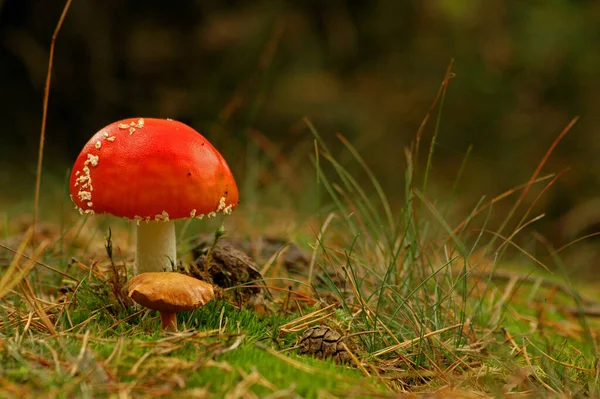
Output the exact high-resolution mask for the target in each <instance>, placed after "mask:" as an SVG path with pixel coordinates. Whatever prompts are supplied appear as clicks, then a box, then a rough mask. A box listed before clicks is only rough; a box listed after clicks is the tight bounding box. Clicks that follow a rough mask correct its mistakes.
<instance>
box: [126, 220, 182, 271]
mask: <svg viewBox="0 0 600 399" xmlns="http://www.w3.org/2000/svg"><path fill="white" fill-rule="evenodd" d="M135 251H136V252H135V266H136V274H140V273H146V272H165V271H169V272H170V271H173V267H172V265H175V264H176V263H177V252H176V244H175V222H174V221H172V220H169V221H167V222H148V223H146V222H140V224H139V225H138V227H137V245H136V250H135Z"/></svg>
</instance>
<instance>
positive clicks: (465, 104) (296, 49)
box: [0, 0, 600, 245]
mask: <svg viewBox="0 0 600 399" xmlns="http://www.w3.org/2000/svg"><path fill="white" fill-rule="evenodd" d="M63 6H64V2H63V1H55V0H43V1H42V0H40V1H31V0H8V1H6V0H5V1H1V0H0V90H1V93H2V95H1V97H0V120H1V121H2V122H1V127H0V156H1V157H2V158H1V161H0V167H1V170H2V173H0V179H2V181H1V183H2V184H1V186H2V189H3V191H4V194H10V191H11V190H13V188H12V187H14V186H13V184H15V183H14V182H15V180H16V179H18V180H19V181H20V182H21V183H22V184H31V183H32V182H33V178H34V176H35V161H36V157H37V147H38V140H39V128H40V123H41V110H42V95H43V86H44V81H45V76H46V68H47V59H48V50H49V45H50V39H51V36H52V32H53V31H54V28H55V25H56V22H57V20H58V18H59V16H60V13H61V12H62V8H63ZM599 45H600V2H597V1H582V0H579V1H577V0H553V1H515V2H506V1H504V0H485V1H484V0H481V1H472V0H428V1H416V0H415V1H391V0H388V1H383V0H380V1H376V0H372V1H367V0H365V1H342V0H329V1H322V0H313V1H298V2H292V1H278V0H263V1H252V2H248V1H210V0H202V1H200V0H198V1H172V2H167V1H117V0H103V1H89V0H88V1H83V0H75V1H73V4H72V7H71V9H70V10H69V13H68V15H67V18H66V20H65V23H64V25H63V28H62V30H61V31H60V34H59V36H58V40H57V44H56V53H55V62H54V73H53V80H52V91H51V95H50V107H49V114H48V123H47V141H46V158H45V160H46V164H45V170H46V171H47V173H50V174H52V173H57V174H59V175H60V174H61V173H64V170H65V169H66V168H67V167H69V165H70V163H71V162H72V161H73V160H74V159H75V157H76V156H77V154H78V152H79V150H80V149H81V147H82V146H83V144H84V143H85V142H86V141H87V139H88V138H89V137H90V136H91V135H92V134H93V133H95V132H96V131H97V130H99V129H100V128H102V127H103V126H105V125H107V124H108V123H111V122H113V121H115V120H118V119H121V118H125V117H132V116H145V117H149V116H153V117H169V118H174V119H178V120H181V121H183V122H185V123H188V124H190V125H191V126H193V127H194V128H196V129H197V130H199V131H201V132H202V133H203V134H204V135H205V136H207V138H208V139H209V140H211V141H213V142H214V143H215V145H216V146H217V148H219V149H220V150H221V152H222V153H223V154H224V155H225V157H226V158H227V159H229V160H230V164H231V167H232V169H234V171H235V172H236V174H237V175H238V176H239V177H238V180H240V181H243V180H244V179H245V178H246V174H247V173H248V170H247V165H248V160H249V159H250V158H252V157H254V156H264V152H265V148H270V149H271V150H273V149H275V150H276V152H277V151H279V154H280V155H281V156H294V157H297V158H300V159H302V160H303V161H302V162H296V164H295V165H305V166H306V169H307V170H310V168H311V167H312V166H311V165H310V162H309V161H308V155H309V154H310V153H311V145H312V144H311V136H310V133H309V132H308V131H307V129H306V127H305V125H304V123H303V122H302V118H303V117H304V116H307V117H309V118H310V119H311V120H312V121H313V123H314V124H315V125H316V126H317V128H318V129H319V131H320V132H321V134H322V135H323V136H325V137H326V139H327V140H328V141H330V142H332V143H333V142H334V141H335V140H334V134H335V133H336V132H341V133H343V134H344V135H345V136H346V137H348V138H349V139H350V140H351V141H352V143H354V145H355V146H356V147H357V148H358V149H359V151H360V152H361V154H362V155H363V156H364V158H365V159H366V160H367V161H368V163H369V164H370V165H371V166H372V168H373V170H374V171H375V173H376V174H377V175H378V176H379V177H380V179H381V181H382V184H383V186H384V188H385V189H386V191H387V192H389V193H391V194H392V196H397V197H398V198H400V196H401V193H402V190H403V184H404V183H403V176H404V168H405V160H404V155H403V148H404V147H405V146H408V145H410V143H411V141H413V139H414V136H415V134H416V132H417V129H418V127H419V124H420V123H421V121H422V120H423V117H424V116H425V114H426V113H427V111H428V109H429V106H430V104H431V102H432V100H433V98H434V97H435V93H436V92H437V89H438V87H439V85H440V83H441V81H442V78H443V75H444V71H445V69H446V67H447V65H448V63H449V61H450V59H452V58H453V59H454V60H455V64H454V68H453V71H454V73H455V74H456V78H455V79H453V80H452V81H451V84H450V88H449V92H448V95H447V97H446V101H445V106H444V109H443V117H442V122H441V130H440V137H439V141H438V144H437V145H436V148H435V150H436V156H435V158H434V163H433V181H434V184H435V187H437V188H438V189H439V190H440V192H443V191H444V190H445V189H448V188H449V187H451V186H452V183H453V181H454V179H455V176H456V173H457V171H458V168H459V165H460V162H461V160H462V158H463V157H464V155H465V153H466V150H467V148H468V146H469V145H470V144H473V146H474V147H473V148H474V149H473V154H472V157H471V158H470V160H469V163H468V165H467V169H466V172H465V178H464V181H463V183H462V184H461V186H460V189H459V198H460V199H461V202H460V204H461V205H459V206H463V207H464V209H463V210H464V211H465V212H468V210H469V209H470V207H472V206H474V204H475V203H476V201H477V200H478V199H479V198H480V196H481V195H483V194H487V195H488V198H489V197H492V196H494V195H497V194H499V193H500V192H502V191H504V190H507V189H509V188H510V187H513V186H516V185H517V184H520V183H523V182H525V181H526V180H527V179H528V178H529V176H530V175H531V173H532V172H533V170H534V169H535V167H536V165H537V163H538V162H539V160H540V159H541V158H542V156H543V155H544V153H545V152H546V150H547V148H548V147H549V146H550V144H551V143H552V141H553V140H554V138H555V137H556V136H557V135H558V134H559V132H560V131H561V130H562V129H563V127H564V126H566V125H567V123H568V122H569V121H570V120H571V118H573V117H574V116H576V115H580V116H581V119H580V121H579V123H578V124H577V125H576V127H575V128H574V129H573V131H572V132H571V133H570V134H569V135H568V136H567V137H566V139H565V140H564V141H563V142H562V143H561V145H560V146H559V148H558V149H557V151H556V152H555V153H554V154H553V156H552V158H551V159H550V161H549V162H548V164H547V166H546V168H545V169H544V173H550V172H558V171H560V170H562V169H564V168H565V167H570V170H569V171H568V172H567V173H566V174H565V175H564V176H563V177H562V178H561V179H560V181H559V182H558V183H557V184H556V185H555V186H554V187H553V189H552V190H550V192H549V193H547V194H546V195H545V196H544V199H543V200H542V201H541V203H540V206H539V209H538V213H539V212H541V211H542V210H543V211H544V212H546V213H547V215H548V216H547V217H546V220H545V221H544V222H542V223H540V224H538V225H536V226H537V227H536V228H537V229H540V230H542V231H543V233H544V234H546V235H547V236H549V237H550V238H551V239H552V240H553V242H555V243H556V244H557V245H560V244H562V243H564V242H566V241H568V240H570V239H573V238H575V237H577V236H579V235H581V234H585V233H589V232H591V231H595V230H596V227H597V226H596V225H597V224H598V222H599V221H600V205H598V206H596V202H598V201H600V200H599V199H598V195H597V193H598V192H599V188H600V185H599V184H598V180H599V179H598V176H599V174H600V157H599V156H598V154H599V151H600V135H599V134H598V126H599V122H600V113H599V112H598V108H599V103H600V96H599V94H598V93H600V80H599V79H598V77H599V72H600V51H599V48H600V47H599ZM431 126H433V123H432V124H431V125H430V128H429V129H428V130H427V131H426V136H425V143H426V145H424V149H426V147H427V146H428V141H429V140H430V138H431V133H432V128H431ZM261 143H262V144H261ZM265 143H266V144H265ZM257 148H258V149H257ZM337 148H338V149H339V151H340V154H341V155H340V156H341V159H342V160H344V159H346V160H347V159H348V158H347V157H346V158H344V154H343V152H342V151H341V146H339V145H338V146H337ZM424 154H425V153H424ZM271 155H272V154H271ZM425 158H426V157H425V156H422V159H425ZM307 173H308V172H307ZM508 205H510V204H507V206H508ZM499 207H500V208H501V207H502V205H499ZM463 215H464V213H463Z"/></svg>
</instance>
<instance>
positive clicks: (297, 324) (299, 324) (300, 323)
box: [279, 303, 338, 333]
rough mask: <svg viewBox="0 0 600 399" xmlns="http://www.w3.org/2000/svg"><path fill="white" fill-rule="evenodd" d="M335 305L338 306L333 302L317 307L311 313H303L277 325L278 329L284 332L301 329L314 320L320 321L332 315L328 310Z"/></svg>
mask: <svg viewBox="0 0 600 399" xmlns="http://www.w3.org/2000/svg"><path fill="white" fill-rule="evenodd" d="M336 306H338V304H337V303H333V304H331V305H329V306H326V307H324V308H322V309H318V310H315V311H314V312H311V313H308V314H305V315H304V316H301V317H298V318H297V319H294V320H292V321H290V322H289V323H286V324H283V325H282V326H281V327H279V331H281V332H284V333H290V332H298V331H302V330H303V329H305V328H306V327H308V326H309V325H311V324H312V323H315V322H317V321H321V320H325V319H327V318H328V317H331V316H333V312H329V311H330V310H332V309H333V308H335V307H336Z"/></svg>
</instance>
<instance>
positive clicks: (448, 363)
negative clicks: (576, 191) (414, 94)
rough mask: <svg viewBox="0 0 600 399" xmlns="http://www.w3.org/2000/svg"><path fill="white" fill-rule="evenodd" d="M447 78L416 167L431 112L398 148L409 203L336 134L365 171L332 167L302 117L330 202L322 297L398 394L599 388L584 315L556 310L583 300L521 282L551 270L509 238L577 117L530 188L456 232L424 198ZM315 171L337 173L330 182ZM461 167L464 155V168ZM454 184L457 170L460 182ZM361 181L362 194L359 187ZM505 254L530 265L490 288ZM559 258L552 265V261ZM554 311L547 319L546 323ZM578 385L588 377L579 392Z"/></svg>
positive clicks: (486, 205)
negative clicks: (498, 212)
mask: <svg viewBox="0 0 600 399" xmlns="http://www.w3.org/2000/svg"><path fill="white" fill-rule="evenodd" d="M451 77H452V74H451V72H450V68H449V69H448V71H447V73H446V77H445V79H444V82H443V84H442V85H441V88H440V92H439V93H438V96H437V97H436V100H435V101H434V104H433V105H432V108H431V110H430V113H431V112H432V111H433V110H434V109H435V105H436V102H437V101H438V100H440V104H439V107H438V118H437V121H436V125H435V128H434V132H433V138H432V141H431V145H430V147H429V152H428V157H427V161H426V164H425V165H424V170H423V171H420V170H419V165H418V164H417V163H416V160H417V158H418V151H419V143H420V140H421V138H422V133H423V131H424V127H425V124H426V122H427V120H428V119H429V114H428V115H427V117H426V118H425V121H424V124H423V125H422V127H421V129H420V131H419V133H418V135H417V140H416V144H415V146H413V147H412V148H407V149H405V150H404V155H405V158H406V164H407V166H406V171H405V176H404V177H405V178H404V185H405V198H404V203H403V204H401V205H400V207H399V208H395V209H394V207H393V206H392V205H391V204H390V201H389V200H388V198H387V197H386V195H385V192H384V190H383V189H382V185H381V184H380V182H379V181H378V180H377V178H376V176H375V175H374V174H373V173H372V171H371V170H370V169H369V167H368V165H367V163H366V162H365V161H364V160H363V159H362V157H361V156H360V154H359V153H358V151H357V150H356V149H355V148H354V147H353V146H352V145H351V144H350V143H349V142H348V141H347V140H346V139H345V138H344V137H343V136H341V135H338V139H339V141H340V142H341V144H342V145H343V146H344V147H345V148H346V150H347V151H348V152H349V153H350V154H351V155H352V157H353V159H354V161H355V162H357V163H358V164H359V165H360V166H361V168H362V170H363V172H364V176H365V177H366V179H362V180H360V179H359V178H357V177H356V176H353V175H352V174H351V173H350V172H349V171H348V169H347V168H346V167H344V166H343V165H342V164H341V163H339V162H338V161H337V160H336V157H335V156H334V153H333V151H332V150H330V148H329V147H328V146H327V144H326V143H325V141H324V140H323V139H322V138H321V135H320V134H319V133H318V131H317V129H316V128H315V127H314V126H313V125H312V124H311V123H310V121H308V120H307V124H308V126H309V129H310V130H311V132H312V133H313V136H314V137H315V142H316V145H317V151H316V154H315V158H314V164H315V166H316V168H317V171H318V181H319V183H320V185H321V187H323V188H324V190H325V191H326V192H327V193H328V194H329V196H330V197H331V199H332V200H333V203H334V204H335V206H334V209H333V210H331V211H330V212H331V213H330V214H329V217H328V218H327V219H326V221H325V222H324V223H323V226H325V227H326V228H327V229H328V231H330V233H329V234H328V237H327V235H323V234H321V235H319V238H318V242H317V248H316V249H315V250H316V251H317V252H318V253H319V255H320V256H319V257H318V260H317V262H316V265H317V266H318V267H319V268H320V270H321V272H322V273H323V274H324V275H325V276H326V277H327V281H328V287H327V290H329V291H330V292H334V293H335V295H336V297H337V298H338V299H339V300H340V302H341V309H342V310H343V314H342V315H341V317H340V320H342V321H343V322H344V324H345V326H346V328H347V329H348V331H354V332H359V333H360V332H361V331H362V332H369V333H368V334H361V335H359V338H360V342H361V345H362V349H363V352H362V353H360V358H361V361H362V362H364V363H365V364H367V365H369V366H370V367H371V368H373V369H377V370H378V371H379V374H380V375H385V376H389V378H390V379H391V382H390V386H391V387H392V388H395V389H405V388H409V387H410V388H409V389H410V390H412V391H431V390H436V389H440V388H441V387H444V386H447V387H449V386H453V385H455V384H461V385H464V384H468V385H469V386H471V387H472V388H473V389H474V390H482V391H485V392H487V393H493V394H509V393H514V392H536V394H537V395H549V394H553V395H554V394H555V395H563V394H566V395H572V394H581V393H584V394H590V393H593V392H597V383H598V381H597V378H596V376H597V368H596V359H597V352H596V347H595V333H594V332H593V331H592V330H591V328H590V326H589V324H588V322H587V321H586V318H585V317H583V316H584V315H583V314H582V313H580V314H578V315H575V314H573V313H571V314H570V315H569V314H566V313H565V312H564V307H565V306H567V304H569V305H570V306H571V307H573V306H575V308H577V307H578V306H579V309H581V307H580V305H581V300H580V299H579V295H578V294H577V292H576V291H575V290H574V289H572V288H571V287H570V286H567V288H565V286H561V288H562V292H561V295H560V298H559V296H557V295H551V294H552V292H554V291H552V289H550V290H547V289H541V287H540V285H541V284H542V281H543V279H544V278H545V277H540V278H539V279H529V277H530V275H531V273H533V272H534V271H539V270H540V269H541V270H542V272H543V273H544V274H548V268H547V266H546V264H545V263H544V262H542V261H540V260H538V259H537V258H535V257H533V256H532V255H530V254H529V253H527V252H526V251H525V250H524V249H522V248H521V247H519V246H518V244H516V242H515V239H516V237H517V235H518V234H519V233H520V232H522V231H523V230H524V229H525V228H526V227H527V226H528V225H530V224H532V223H534V222H535V221H537V220H539V219H540V218H541V217H543V215H538V216H535V217H533V218H531V219H528V218H529V215H530V213H531V211H532V208H533V206H534V205H535V204H536V203H537V202H538V201H539V199H540V197H541V195H543V193H544V192H545V191H546V190H547V189H548V188H550V187H551V185H552V184H553V183H554V182H555V181H556V179H557V176H552V175H551V176H542V177H540V172H541V170H542V168H543V166H544V165H545V163H546V162H547V160H548V158H549V157H550V155H551V153H552V151H553V150H554V148H556V146H557V144H558V143H559V142H560V140H561V139H562V138H563V137H564V136H565V135H566V133H567V132H568V131H569V130H570V129H571V128H572V127H573V125H574V124H575V122H576V120H577V119H576V118H575V119H574V120H573V121H572V122H571V123H570V124H569V125H568V126H567V127H566V128H565V129H564V130H563V131H562V132H561V134H560V135H559V136H558V137H557V139H556V140H555V142H554V143H553V144H552V146H551V147H550V149H549V150H548V151H547V153H546V154H545V156H544V157H543V159H542V161H541V162H540V164H539V165H538V167H537V169H536V170H535V171H534V173H533V174H532V176H531V179H530V180H529V181H528V182H527V183H526V184H524V185H522V186H520V187H517V188H515V189H512V190H509V191H507V192H506V193H504V194H502V195H500V196H498V197H495V198H493V199H492V200H491V201H487V202H486V201H485V200H484V199H483V198H482V200H481V201H480V202H479V203H478V204H477V205H476V207H475V208H474V209H473V210H472V211H471V213H470V214H469V215H467V217H466V218H465V219H464V220H463V221H462V222H459V223H458V225H457V227H454V228H453V227H452V226H451V224H450V222H449V221H447V220H446V218H445V217H444V215H445V214H446V210H447V209H449V208H450V207H451V206H452V204H451V203H444V202H443V200H440V199H439V198H438V199H432V198H430V197H429V196H428V194H427V193H428V190H427V189H428V187H427V185H428V178H429V176H430V170H431V167H432V162H433V153H434V149H435V143H436V140H437V136H438V134H439V129H440V116H441V109H442V105H443V100H444V96H445V92H446V90H447V88H448V82H449V80H450V78H451ZM467 154H468V152H467ZM323 163H328V164H329V165H330V166H331V167H332V168H333V170H334V173H333V176H332V175H331V173H329V174H328V173H327V172H326V168H324V167H323ZM465 165H466V159H465V161H464V162H463V165H462V166H461V169H460V170H461V171H462V170H463V168H464V167H465ZM419 175H421V176H422V179H421V183H419V182H418V177H419ZM553 177H554V178H553ZM459 178H460V174H459V176H458V177H457V182H458V179H459ZM364 180H366V181H367V182H368V183H369V185H370V187H368V186H365V185H364V184H363V183H362V181H364ZM548 180H550V181H549V182H548V183H547V184H546V186H545V187H543V188H542V189H541V190H540V192H539V194H538V196H537V198H536V199H535V201H534V202H533V204H532V205H531V206H530V207H529V209H527V210H526V211H525V212H524V214H523V215H522V216H521V219H520V220H519V222H518V223H517V224H516V226H515V227H514V230H513V232H512V233H511V234H510V235H508V236H506V237H505V236H503V235H502V233H503V231H504V230H505V229H506V228H507V227H508V226H509V221H510V220H511V219H513V217H514V216H516V215H517V209H518V208H519V205H520V204H521V203H522V201H523V199H524V197H525V196H526V195H527V193H528V192H530V191H531V190H532V189H533V188H534V186H535V185H536V184H539V183H541V182H544V181H548ZM456 186H457V183H455V185H454V187H455V188H456ZM453 190H454V189H453ZM512 194H518V197H517V199H516V201H515V203H514V205H513V207H512V208H511V209H510V211H509V213H508V215H507V216H506V218H504V220H503V222H502V223H501V224H500V226H499V227H498V228H497V229H496V230H491V227H490V215H491V210H492V206H493V205H494V204H495V203H497V202H498V201H500V200H506V199H508V198H510V196H511V195H512ZM450 198H451V199H452V198H453V195H452V193H451V195H450ZM323 230H324V229H321V231H322V232H323ZM340 231H342V232H344V233H342V234H340ZM490 236H491V239H489V240H488V239H486V238H488V237H490ZM498 241H500V244H499V245H497V244H496V243H497V242H498ZM508 246H514V247H516V248H517V249H518V250H519V251H521V252H522V253H524V254H525V255H526V256H527V257H528V258H529V262H527V263H526V264H523V265H521V267H520V269H521V270H526V272H525V273H523V272H520V273H514V272H513V273H512V274H511V275H510V277H509V279H508V281H504V284H497V279H496V278H497V277H498V276H501V275H502V273H506V271H505V270H504V267H503V266H504V264H506V263H507V262H506V261H505V260H504V258H503V254H504V253H505V250H506V248H507V247H508ZM548 250H549V253H550V254H553V255H556V252H555V251H553V250H552V249H551V248H548ZM555 262H556V264H557V265H559V266H560V259H559V258H556V259H555ZM555 269H556V266H555ZM558 270H559V272H560V269H558ZM309 283H312V281H311V280H310V278H309ZM552 288H556V286H553V287H552ZM526 293H527V294H526ZM557 307H558V309H557ZM540 308H542V309H544V310H543V311H540ZM534 309H535V310H534ZM542 314H543V316H544V317H543V318H542V317H541V315H542ZM550 315H551V317H552V318H553V319H554V320H555V321H554V322H552V323H550V322H549V317H550ZM532 323H535V328H532V327H531V324H532ZM528 324H529V325H528ZM567 324H569V325H570V327H571V328H575V329H576V330H577V331H578V332H577V333H573V331H572V332H571V334H570V335H569V334H567V333H566V332H565V330H563V329H562V328H561V326H565V325H567ZM553 354H554V355H553ZM560 359H563V360H560ZM399 370H402V373H398V371H399ZM486 376H487V377H486ZM481 378H487V379H486V382H485V383H483V384H482V383H481V382H480V379H481ZM582 379H584V380H585V381H587V382H586V383H585V384H583V385H582V384H581V381H582Z"/></svg>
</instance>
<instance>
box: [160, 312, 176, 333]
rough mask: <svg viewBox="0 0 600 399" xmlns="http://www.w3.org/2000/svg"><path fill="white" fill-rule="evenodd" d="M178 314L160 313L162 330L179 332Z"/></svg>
mask: <svg viewBox="0 0 600 399" xmlns="http://www.w3.org/2000/svg"><path fill="white" fill-rule="evenodd" d="M176 316H177V313H168V312H160V321H161V322H162V329H163V330H169V331H177V317H176Z"/></svg>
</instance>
